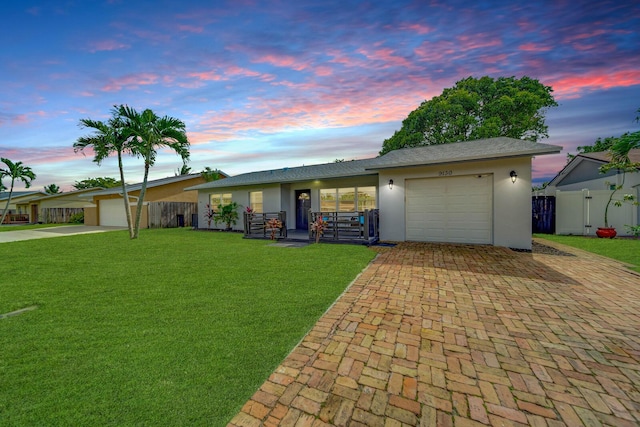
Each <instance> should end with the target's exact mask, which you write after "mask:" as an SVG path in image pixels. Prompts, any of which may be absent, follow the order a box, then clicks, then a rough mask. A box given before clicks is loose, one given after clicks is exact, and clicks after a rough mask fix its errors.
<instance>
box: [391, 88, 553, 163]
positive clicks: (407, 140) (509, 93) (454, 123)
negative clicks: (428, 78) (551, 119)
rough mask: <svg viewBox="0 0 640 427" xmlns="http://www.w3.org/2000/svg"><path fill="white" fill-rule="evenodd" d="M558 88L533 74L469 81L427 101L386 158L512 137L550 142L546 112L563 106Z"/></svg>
mask: <svg viewBox="0 0 640 427" xmlns="http://www.w3.org/2000/svg"><path fill="white" fill-rule="evenodd" d="M552 92H553V89H552V88H551V87H549V86H544V85H543V84H541V83H540V82H539V81H538V80H535V79H532V78H529V77H527V76H524V77H522V78H521V79H516V78H515V77H499V78H497V79H493V78H491V77H488V76H485V77H481V78H480V79H477V78H474V77H468V78H466V79H463V80H460V81H458V82H456V84H455V86H454V87H453V88H447V89H445V90H444V91H443V92H442V94H441V95H439V96H435V97H433V98H432V99H430V100H428V101H424V102H423V103H422V104H420V106H419V107H418V108H417V109H415V110H413V111H412V112H411V113H409V116H408V117H407V118H406V119H404V120H403V122H402V128H400V130H398V131H396V132H395V133H394V135H393V136H392V137H391V138H389V139H386V140H385V141H384V143H383V144H382V150H381V151H380V154H381V155H382V154H386V153H388V152H390V151H393V150H397V149H400V148H405V147H418V146H423V145H435V144H447V143H451V142H459V141H468V140H473V139H482V138H493V137H498V136H508V137H511V138H520V139H526V140H530V141H538V140H540V139H541V138H547V137H548V136H549V135H548V132H547V131H548V127H547V125H546V124H545V113H546V111H547V109H548V108H550V107H555V106H557V105H558V104H557V102H556V101H555V99H554V98H553V95H552Z"/></svg>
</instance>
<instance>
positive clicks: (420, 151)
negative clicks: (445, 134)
mask: <svg viewBox="0 0 640 427" xmlns="http://www.w3.org/2000/svg"><path fill="white" fill-rule="evenodd" d="M560 151H562V147H561V146H559V145H550V144H541V143H537V142H531V141H523V140H521V139H514V138H507V137H500V138H489V139H478V140H475V141H465V142H456V143H452V144H440V145H429V146H425V147H416V148H404V149H400V150H395V151H392V152H390V153H387V154H385V155H384V156H382V157H379V158H377V159H376V161H374V162H372V164H371V165H370V166H369V168H368V169H390V168H400V167H411V166H423V165H438V164H443V163H462V162H474V161H483V160H496V159H507V158H516V157H532V156H536V155H543V154H555V153H559V152H560Z"/></svg>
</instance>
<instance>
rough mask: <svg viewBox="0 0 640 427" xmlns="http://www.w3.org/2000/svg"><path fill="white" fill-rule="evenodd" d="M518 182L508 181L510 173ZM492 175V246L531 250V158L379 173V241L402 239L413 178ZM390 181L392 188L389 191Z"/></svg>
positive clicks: (403, 237) (403, 238) (401, 169)
mask: <svg viewBox="0 0 640 427" xmlns="http://www.w3.org/2000/svg"><path fill="white" fill-rule="evenodd" d="M512 170H515V171H516V173H517V174H518V179H517V180H516V182H515V183H512V182H511V178H510V177H509V172H511V171H512ZM478 174H493V244H494V245H497V246H506V247H511V248H518V249H531V159H530V158H529V157H524V158H512V159H503V160H493V161H483V162H473V163H456V164H447V165H439V166H427V167H416V168H399V169H393V170H381V171H380V174H379V208H380V239H381V240H385V241H404V240H405V230H406V226H405V181H406V180H407V179H414V178H439V177H443V176H465V175H478ZM389 179H393V182H394V185H393V189H389V186H388V182H389Z"/></svg>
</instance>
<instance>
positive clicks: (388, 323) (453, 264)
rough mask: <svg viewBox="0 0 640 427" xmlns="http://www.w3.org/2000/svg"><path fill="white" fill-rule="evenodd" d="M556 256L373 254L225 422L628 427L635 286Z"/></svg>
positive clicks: (442, 248) (469, 250)
mask: <svg viewBox="0 0 640 427" xmlns="http://www.w3.org/2000/svg"><path fill="white" fill-rule="evenodd" d="M544 244H547V242H544ZM549 245H555V244H551V243H549ZM555 246H558V245H555ZM560 248H561V249H562V250H563V251H564V252H566V253H565V255H558V254H554V255H546V254H545V255H543V254H530V253H518V252H514V251H511V250H509V249H506V248H498V247H491V246H470V245H438V244H416V243H403V244H399V245H398V246H396V247H394V248H378V249H377V250H378V251H379V252H380V254H379V256H378V257H377V258H376V259H375V260H374V261H373V263H372V264H370V265H369V266H368V267H367V269H366V270H365V271H364V272H363V273H362V274H361V275H360V276H359V277H358V278H357V279H356V280H355V281H354V282H353V283H352V285H351V286H350V287H349V289H348V290H347V291H346V292H345V293H344V294H343V295H342V296H341V297H340V298H339V299H338V301H337V302H336V303H335V305H334V306H333V307H331V309H329V310H328V311H327V313H325V315H324V316H323V317H322V318H321V319H320V320H319V321H318V322H317V324H316V325H315V326H314V328H313V329H312V330H311V331H310V332H309V333H308V335H307V336H306V337H305V338H304V339H303V340H302V341H301V343H300V344H299V345H298V346H297V347H296V348H295V349H294V350H293V351H292V352H291V354H290V355H289V356H288V357H287V358H286V359H285V360H284V361H283V362H282V364H281V365H280V366H279V367H278V368H277V369H276V370H275V372H273V374H272V375H271V376H270V377H269V378H268V380H267V381H266V382H265V383H264V384H263V385H262V386H261V387H260V388H259V390H258V391H256V393H255V394H254V395H253V397H251V399H250V400H249V401H248V402H247V403H246V404H245V405H244V406H243V408H242V410H241V412H240V413H239V414H238V415H237V416H235V417H234V418H233V419H232V420H231V422H230V424H229V425H230V426H237V427H240V426H244V427H246V426H276V425H283V426H284V425H286V426H315V427H318V426H329V425H336V426H417V425H421V426H476V427H481V426H489V425H490V426H523V425H531V426H583V425H584V426H601V425H608V426H638V425H640V276H639V275H638V274H636V273H634V272H630V271H628V270H626V269H625V268H624V266H622V265H621V264H620V263H617V262H615V261H612V260H609V259H606V258H601V257H598V256H596V255H592V254H588V253H585V252H582V251H577V250H574V249H572V248H568V247H564V246H561V247H560Z"/></svg>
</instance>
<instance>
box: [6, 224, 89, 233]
mask: <svg viewBox="0 0 640 427" xmlns="http://www.w3.org/2000/svg"><path fill="white" fill-rule="evenodd" d="M64 225H82V224H25V225H7V224H4V225H0V233H1V232H3V231H19V230H34V229H36V228H49V227H62V226H64Z"/></svg>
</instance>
